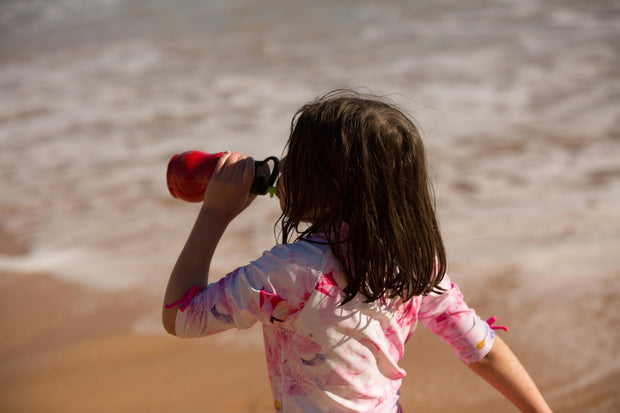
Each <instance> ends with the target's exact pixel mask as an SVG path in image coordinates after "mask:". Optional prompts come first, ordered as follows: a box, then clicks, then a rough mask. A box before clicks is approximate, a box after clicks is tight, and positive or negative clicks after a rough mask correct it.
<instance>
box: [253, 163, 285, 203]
mask: <svg viewBox="0 0 620 413" xmlns="http://www.w3.org/2000/svg"><path fill="white" fill-rule="evenodd" d="M269 161H272V162H273V168H271V169H270V168H269ZM279 164H280V160H279V159H278V158H276V157H275V156H270V157H269V158H267V159H265V160H264V161H259V162H255V163H254V168H255V169H254V181H253V182H252V188H250V193H251V194H255V195H265V194H266V193H267V192H269V188H270V187H272V186H273V184H274V183H275V182H276V179H277V178H278V165H279Z"/></svg>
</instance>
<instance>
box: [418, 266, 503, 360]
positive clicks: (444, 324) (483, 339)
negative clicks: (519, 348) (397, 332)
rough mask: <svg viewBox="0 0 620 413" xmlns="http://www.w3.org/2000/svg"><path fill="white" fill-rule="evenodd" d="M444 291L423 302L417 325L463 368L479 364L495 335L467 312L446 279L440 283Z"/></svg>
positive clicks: (467, 309)
mask: <svg viewBox="0 0 620 413" xmlns="http://www.w3.org/2000/svg"><path fill="white" fill-rule="evenodd" d="M440 287H442V288H444V289H445V290H446V291H445V292H444V293H443V294H435V293H431V294H429V295H427V296H425V297H423V298H422V303H421V305H420V312H419V314H418V316H419V319H420V321H421V322H422V324H424V325H425V326H426V327H428V328H429V329H430V330H431V331H432V332H433V333H435V334H436V335H437V336H439V337H440V338H441V339H443V340H444V341H445V342H446V343H448V344H449V345H450V346H451V347H452V351H453V352H454V354H456V355H457V356H458V357H459V358H460V359H461V360H462V361H463V362H464V363H465V364H470V363H475V362H477V361H479V360H481V359H482V358H483V357H484V356H485V355H487V353H488V352H489V351H490V350H491V347H493V342H494V340H495V332H494V331H493V330H492V329H491V327H490V326H489V325H488V324H487V323H486V322H485V321H482V320H481V319H480V317H479V316H478V315H477V314H476V312H475V311H474V310H473V309H471V308H469V307H468V306H467V304H466V303H465V301H464V299H463V294H462V293H461V290H460V289H459V287H458V286H457V285H456V284H454V283H452V282H450V278H449V277H448V275H446V276H445V277H444V279H443V280H442V282H441V283H440Z"/></svg>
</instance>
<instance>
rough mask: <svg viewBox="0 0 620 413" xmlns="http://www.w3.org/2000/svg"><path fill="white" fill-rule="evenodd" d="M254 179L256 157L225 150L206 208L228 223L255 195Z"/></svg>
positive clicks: (214, 177)
mask: <svg viewBox="0 0 620 413" xmlns="http://www.w3.org/2000/svg"><path fill="white" fill-rule="evenodd" d="M253 179H254V159H252V158H251V157H249V156H241V155H240V154H239V153H230V152H228V151H227V152H225V153H224V154H223V155H222V156H221V157H220V158H219V159H218V161H217V164H216V165H215V170H214V171H213V175H212V176H211V180H210V181H209V185H208V186H207V190H206V191H205V197H204V202H203V209H204V210H206V211H208V212H209V214H213V215H216V216H218V217H219V218H220V219H222V220H224V221H226V222H230V221H232V220H233V219H234V218H235V217H236V216H237V215H239V214H240V213H241V212H242V211H243V210H244V209H246V208H247V207H248V206H249V205H250V204H251V203H252V201H254V199H255V198H256V195H252V194H250V188H251V186H252V180H253Z"/></svg>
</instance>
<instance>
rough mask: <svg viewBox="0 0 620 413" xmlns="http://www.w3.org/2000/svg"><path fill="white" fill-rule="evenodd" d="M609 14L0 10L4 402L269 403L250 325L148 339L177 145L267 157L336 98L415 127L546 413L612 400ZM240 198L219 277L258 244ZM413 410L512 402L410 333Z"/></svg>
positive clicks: (574, 9) (301, 6) (614, 211)
mask: <svg viewBox="0 0 620 413" xmlns="http://www.w3.org/2000/svg"><path fill="white" fill-rule="evenodd" d="M619 12H620V9H619V6H618V2H617V1H611V0H609V1H608V0H600V1H574V2H566V1H563V0H544V1H543V0H531V1H523V0H506V1H501V2H497V1H486V0H475V1H470V2H459V1H456V0H445V1H433V2H415V1H414V2H411V1H404V0H385V1H382V2H381V4H379V3H377V2H374V1H371V0H359V1H356V2H355V4H353V3H352V2H350V1H347V0H338V1H322V0H319V1H317V2H312V3H310V2H290V1H286V0H273V1H269V2H255V1H254V0H239V1H235V2H227V1H212V2H208V5H206V4H203V3H202V2H194V1H191V0H178V1H175V2H168V1H165V0H150V1H148V2H135V1H127V0H84V1H68V0H32V1H28V2H25V1H21V0H6V1H3V2H1V3H0V310H1V311H2V317H0V327H1V328H2V329H3V331H4V333H3V339H2V342H1V343H0V411H2V412H10V413H13V412H20V413H21V412H33V413H39V412H41V413H48V412H49V413H55V412H63V413H64V412H80V413H81V412H149V413H150V412H153V413H158V412H162V413H163V412H166V413H169V412H239V413H252V412H270V411H273V401H272V400H271V394H270V390H269V382H268V378H267V373H266V370H265V361H264V355H263V350H262V337H261V331H260V327H259V326H254V327H253V328H251V329H249V330H248V331H240V332H237V331H233V332H228V333H225V334H221V335H218V336H215V337H210V338H207V339H200V340H179V339H176V338H174V337H169V336H167V335H166V334H165V333H164V332H163V329H162V327H161V324H160V320H159V317H160V308H161V304H162V303H161V300H162V297H163V294H164V289H165V286H166V283H167V279H168V276H169V274H170V271H171V268H172V266H173V265H174V261H175V259H176V257H177V255H178V253H179V252H180V250H181V248H182V246H183V243H184V241H185V238H186V236H187V234H188V232H189V229H190V228H191V225H192V223H193V220H194V218H195V215H196V212H197V205H196V204H188V203H184V202H182V201H179V200H175V199H172V198H171V196H170V194H169V193H168V191H167V188H166V184H165V170H166V165H167V162H168V160H169V159H170V157H171V156H172V155H174V154H175V153H179V152H182V151H185V150H193V149H198V150H203V151H206V152H219V151H222V150H226V149H228V150H231V151H239V152H242V153H245V154H249V155H252V156H254V157H255V158H256V159H264V158H265V157H267V156H270V155H276V156H280V155H281V154H282V150H283V147H284V144H285V142H286V139H287V134H288V128H289V126H290V118H291V117H292V116H293V114H294V113H295V111H296V110H297V109H298V107H299V106H301V105H302V104H303V103H305V102H306V101H308V100H311V99H313V98H314V97H316V96H319V95H322V94H324V93H326V92H328V91H330V90H332V89H335V88H358V89H360V90H362V91H366V90H369V91H372V92H375V93H377V94H383V95H388V96H390V97H391V98H392V99H393V100H395V101H396V102H397V103H398V104H399V105H400V106H401V107H403V108H404V109H405V110H407V111H408V112H410V113H411V114H412V116H413V117H414V118H415V120H416V122H417V123H418V125H419V126H420V129H421V131H422V133H423V135H424V139H425V142H426V146H427V149H428V155H429V160H430V164H431V171H430V172H431V176H432V179H433V182H434V184H435V191H436V194H437V206H438V211H439V216H440V222H441V228H442V231H443V236H444V240H445V243H446V246H447V251H448V259H449V273H450V276H451V278H452V279H453V280H454V281H456V282H457V283H458V284H459V285H460V287H461V289H462V291H463V292H464V293H465V297H466V299H467V302H468V303H469V304H470V306H472V307H474V308H475V309H476V311H477V312H478V313H479V315H480V316H481V317H482V318H483V319H486V318H488V317H490V316H492V315H495V316H497V317H498V324H505V325H508V326H509V327H510V331H509V332H508V333H504V332H501V333H500V334H501V335H502V337H503V338H504V340H505V341H506V342H507V343H508V344H509V345H510V346H511V347H512V348H513V350H514V351H515V353H517V355H518V356H519V357H520V358H521V360H522V361H523V364H524V365H525V366H526V368H527V369H528V370H529V371H530V373H531V375H532V376H533V378H534V379H535V381H536V382H537V383H538V385H539V386H540V388H541V390H542V392H543V394H544V395H545V397H546V398H547V399H548V401H549V402H550V404H551V405H552V407H553V408H554V411H555V412H556V413H616V412H620V392H618V383H620V344H619V343H620V329H619V328H618V327H619V326H620V316H619V314H620V305H619V304H618V299H617V297H618V296H620V291H619V290H620V282H619V280H620V254H619V252H620V208H618V205H620V134H619V133H618V130H620V107H619V106H618V90H620V89H619V88H620V71H619V69H618V68H620V55H619V54H618V52H617V50H618V46H619V43H620V41H619V39H620V25H619V24H618V13H619ZM278 215H279V207H278V203H277V202H276V201H275V200H274V199H269V198H268V197H262V198H260V199H258V200H257V201H256V202H255V203H254V204H253V205H252V206H251V207H250V208H249V209H248V210H247V211H246V212H245V213H244V214H243V215H241V216H240V217H239V218H238V219H237V220H236V221H235V222H233V223H232V224H231V225H230V227H229V228H228V231H227V232H226V234H225V236H224V238H223V239H222V242H221V244H220V245H219V246H218V250H217V251H216V255H215V258H214V262H213V266H212V268H213V278H212V279H213V280H215V279H217V278H218V277H220V276H222V275H224V274H225V273H226V272H228V271H231V270H233V269H234V268H236V267H237V266H241V265H244V264H246V263H247V262H248V261H249V260H252V259H254V258H256V257H257V256H259V255H260V254H261V253H262V252H263V251H264V250H266V249H269V248H270V247H271V246H272V245H273V244H274V242H275V237H274V228H273V224H274V222H275V221H276V219H277V217H278ZM401 364H402V366H403V367H404V368H405V369H406V370H407V372H408V375H407V377H406V379H405V381H404V384H403V388H402V392H401V400H402V405H403V408H404V410H405V412H407V413H415V412H425V413H429V412H430V413H440V412H441V413H449V412H460V413H469V412H472V413H473V412H476V413H480V412H485V413H487V412H489V413H504V412H506V413H508V412H515V409H514V408H512V407H511V406H510V404H509V403H508V402H506V401H505V400H504V399H503V398H502V397H501V396H499V395H498V394H497V393H496V392H495V390H493V389H492V388H490V386H488V385H487V384H486V383H483V382H482V381H481V380H479V379H477V378H476V376H475V375H474V374H473V373H472V372H471V371H469V370H468V369H467V368H466V367H465V366H463V365H462V364H461V363H460V361H458V360H457V359H456V358H455V357H454V356H452V354H451V352H450V349H449V348H448V347H447V346H446V345H444V344H443V343H441V342H440V341H439V340H438V339H437V338H436V337H434V336H432V335H431V334H429V332H428V331H426V330H425V329H424V327H418V329H417V330H416V332H415V333H414V334H413V337H412V339H411V340H410V342H409V343H408V347H407V352H406V356H405V358H404V359H403V360H402V362H401Z"/></svg>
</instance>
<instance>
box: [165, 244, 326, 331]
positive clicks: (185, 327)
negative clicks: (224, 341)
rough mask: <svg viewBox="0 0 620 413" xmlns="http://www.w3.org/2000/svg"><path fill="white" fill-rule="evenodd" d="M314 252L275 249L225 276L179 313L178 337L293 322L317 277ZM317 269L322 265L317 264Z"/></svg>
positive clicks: (298, 246)
mask: <svg viewBox="0 0 620 413" xmlns="http://www.w3.org/2000/svg"><path fill="white" fill-rule="evenodd" d="M317 253H318V252H317V251H313V247H312V246H311V245H310V244H308V243H305V242H300V243H297V244H287V245H278V246H276V247H274V248H272V249H271V250H270V251H266V252H265V253H263V255H262V256H261V257H260V258H259V259H257V260H256V261H253V262H251V263H249V264H248V265H246V266H243V267H240V268H237V269H236V270H234V271H233V272H231V273H229V274H226V276H224V277H223V278H222V279H220V280H219V281H217V282H214V283H211V284H209V285H208V286H207V288H205V289H204V290H202V291H201V292H200V293H198V294H197V295H196V296H195V297H194V298H193V299H192V301H191V303H190V304H189V306H188V307H187V308H186V309H185V310H183V311H181V310H177V317H176V324H175V329H176V335H177V336H178V337H187V338H191V337H201V336H207V335H211V334H215V333H219V332H221V331H224V330H229V329H232V328H237V329H246V328H249V327H251V326H252V325H254V324H255V323H256V322H257V321H258V322H261V323H276V322H277V323H287V324H288V323H291V322H292V321H293V320H294V319H295V318H296V316H297V315H298V313H299V312H300V311H301V309H303V307H304V304H305V302H306V301H307V299H308V298H309V296H310V294H311V292H312V290H313V288H314V285H315V284H316V282H317V280H318V279H319V276H320V271H319V270H316V268H317V266H316V263H314V265H313V262H312V261H313V257H314V259H316V255H317ZM319 268H320V266H319Z"/></svg>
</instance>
